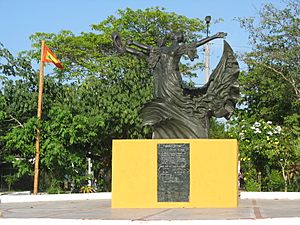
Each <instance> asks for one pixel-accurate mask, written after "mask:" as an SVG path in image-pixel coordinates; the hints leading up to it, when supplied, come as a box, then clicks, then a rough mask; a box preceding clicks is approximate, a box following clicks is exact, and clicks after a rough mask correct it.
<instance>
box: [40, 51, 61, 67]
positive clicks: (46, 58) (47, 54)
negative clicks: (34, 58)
mask: <svg viewBox="0 0 300 225" xmlns="http://www.w3.org/2000/svg"><path fill="white" fill-rule="evenodd" d="M42 61H43V62H51V63H53V64H54V65H55V66H56V67H57V68H59V69H63V66H62V64H61V62H60V61H59V60H58V59H57V57H56V56H55V55H54V54H53V52H52V51H51V50H50V48H48V46H46V45H44V49H43V57H42Z"/></svg>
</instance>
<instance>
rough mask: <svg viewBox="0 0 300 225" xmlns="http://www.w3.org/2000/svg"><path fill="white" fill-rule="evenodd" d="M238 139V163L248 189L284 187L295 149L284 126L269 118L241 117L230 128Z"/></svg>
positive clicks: (287, 180)
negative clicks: (252, 119)
mask: <svg viewBox="0 0 300 225" xmlns="http://www.w3.org/2000/svg"><path fill="white" fill-rule="evenodd" d="M229 131H230V132H229V133H230V135H231V137H233V138H237V139H238V141H239V152H240V157H239V159H240V163H241V168H242V171H243V177H244V182H245V188H246V190H248V191H262V190H263V191H283V190H285V191H287V187H288V183H289V182H290V177H289V173H290V171H289V169H290V166H291V164H292V163H293V162H294V158H295V152H294V148H292V147H291V145H290V142H291V140H289V133H288V132H286V128H283V127H281V126H279V125H275V124H273V123H272V122H271V121H264V120H259V121H255V122H252V123H249V122H248V121H244V120H242V121H241V122H240V123H238V125H235V126H234V127H231V128H230V129H229Z"/></svg>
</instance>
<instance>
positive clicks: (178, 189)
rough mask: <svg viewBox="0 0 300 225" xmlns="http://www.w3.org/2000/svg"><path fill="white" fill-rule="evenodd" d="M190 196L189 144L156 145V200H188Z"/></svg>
mask: <svg viewBox="0 0 300 225" xmlns="http://www.w3.org/2000/svg"><path fill="white" fill-rule="evenodd" d="M189 196H190V145H189V144H158V145H157V199H158V202H188V201H189Z"/></svg>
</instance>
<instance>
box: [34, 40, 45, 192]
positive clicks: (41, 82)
mask: <svg viewBox="0 0 300 225" xmlns="http://www.w3.org/2000/svg"><path fill="white" fill-rule="evenodd" d="M44 46H45V41H44V40H42V46H41V60H40V76H39V96H38V111H37V118H38V126H37V132H36V142H35V164H34V183H33V194H35V195H36V194H37V193H38V186H39V161H40V139H41V122H42V102H43V88H44V61H43V54H44Z"/></svg>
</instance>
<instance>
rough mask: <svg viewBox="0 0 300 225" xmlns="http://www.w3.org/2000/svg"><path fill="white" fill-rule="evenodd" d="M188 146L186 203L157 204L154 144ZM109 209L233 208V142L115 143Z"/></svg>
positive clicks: (235, 190)
mask: <svg viewBox="0 0 300 225" xmlns="http://www.w3.org/2000/svg"><path fill="white" fill-rule="evenodd" d="M179 143H180V144H182V143H189V144H190V198H189V202H158V201H157V145H158V144H179ZM112 157H113V158H112V208H193V207H196V208H233V207H237V204H238V185H237V177H238V175H237V164H238V163H237V162H238V145H237V141H236V140H229V139H224V140H221V139H220V140H219V139H154V140H114V141H113V152H112Z"/></svg>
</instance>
